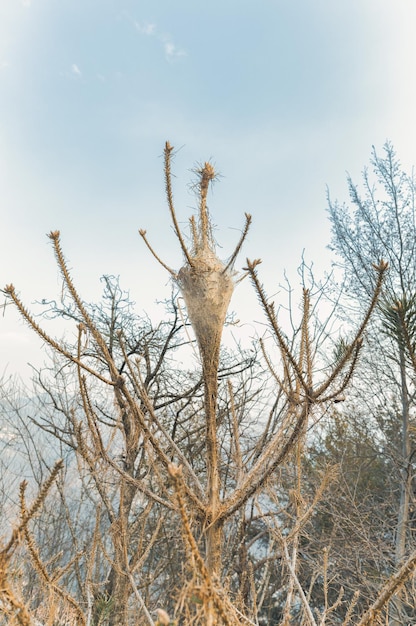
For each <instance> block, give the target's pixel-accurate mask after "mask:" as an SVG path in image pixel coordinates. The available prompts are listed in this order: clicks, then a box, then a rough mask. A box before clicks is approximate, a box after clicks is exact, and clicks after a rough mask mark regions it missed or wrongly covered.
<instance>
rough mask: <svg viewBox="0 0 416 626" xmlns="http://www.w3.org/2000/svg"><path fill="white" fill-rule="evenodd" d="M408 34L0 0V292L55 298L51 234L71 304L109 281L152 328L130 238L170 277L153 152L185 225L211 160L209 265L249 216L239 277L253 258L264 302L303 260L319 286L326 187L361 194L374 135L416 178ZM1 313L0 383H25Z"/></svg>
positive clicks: (235, 304)
mask: <svg viewBox="0 0 416 626" xmlns="http://www.w3.org/2000/svg"><path fill="white" fill-rule="evenodd" d="M415 24H416V3H415V2H414V0H396V1H395V2H392V1H391V0H348V1H347V0H337V1H336V2H334V0H291V2H288V1H287V0H261V1H259V2H254V1H251V2H249V1H247V0H239V1H238V2H237V1H236V0H221V2H220V1H219V0H211V2H209V3H206V2H204V3H199V2H195V0H186V1H185V0H176V2H171V1H170V0H141V1H138V0H136V1H135V0H59V1H58V0H0V198H1V203H0V217H1V221H0V225H1V235H2V237H1V241H2V243H1V246H0V286H1V287H3V286H4V285H6V284H8V283H13V284H14V285H15V287H16V289H17V291H18V292H19V294H20V295H21V297H22V299H23V301H24V302H25V303H26V304H27V305H29V306H32V305H33V303H34V302H35V301H40V300H42V299H52V298H56V297H59V293H60V289H61V282H60V279H59V276H58V272H57V269H56V266H55V264H54V261H53V254H52V249H51V245H50V243H49V241H48V239H47V237H46V233H48V232H49V231H51V230H57V229H59V230H60V231H61V237H62V246H63V249H64V252H65V255H66V258H67V259H68V262H69V265H70V267H71V268H72V272H73V277H74V280H75V283H76V285H77V287H78V289H79V291H80V293H81V295H82V297H83V298H84V300H86V301H94V300H97V299H98V298H99V296H100V292H101V283H100V280H99V279H100V276H102V275H103V274H113V275H120V281H121V284H122V286H124V287H125V288H126V289H129V290H130V294H131V297H132V299H133V300H134V301H135V302H136V308H137V310H138V312H143V311H147V312H149V314H150V315H151V316H152V315H155V316H156V317H157V315H159V316H160V315H163V311H162V313H160V311H161V308H160V307H156V305H155V302H156V300H163V299H164V298H166V297H169V294H170V291H171V285H170V282H169V277H168V275H167V273H166V271H165V270H163V268H161V267H159V266H157V263H156V261H155V260H154V259H153V258H152V257H151V256H150V254H149V252H148V251H147V249H146V248H145V246H144V244H143V242H142V240H141V239H140V237H139V235H138V230H139V228H144V229H146V230H147V234H148V238H149V240H150V241H151V242H152V244H153V245H154V247H155V248H156V249H157V251H158V252H159V253H160V255H161V256H162V257H163V260H164V261H165V262H166V263H167V264H168V265H169V266H171V267H174V268H175V269H179V267H180V266H181V264H182V257H181V253H180V250H179V247H178V242H177V239H176V238H175V235H174V233H173V231H172V227H171V224H170V220H169V214H168V210H167V206H166V202H165V197H164V183H163V160H162V156H161V155H162V153H163V146H164V143H165V141H166V140H169V141H170V143H171V144H172V145H173V146H175V149H176V155H175V159H174V162H173V165H172V168H173V171H174V174H175V177H174V180H173V182H174V195H175V204H176V210H177V214H178V219H179V221H180V223H181V224H183V225H184V228H186V224H187V220H188V218H189V216H190V215H192V213H193V212H194V210H195V206H196V200H195V197H194V195H193V194H192V192H191V190H190V186H189V183H190V182H191V181H192V177H193V174H192V172H191V170H192V168H193V167H195V165H196V164H198V163H201V162H204V161H205V160H208V159H211V160H212V162H213V163H214V164H215V166H216V168H217V170H218V171H219V172H220V174H221V177H220V179H219V181H218V182H217V183H216V185H215V187H214V189H213V191H212V193H211V194H210V196H209V208H210V211H211V214H212V218H213V222H214V224H215V226H216V229H215V237H216V240H217V241H218V244H219V248H218V252H219V256H222V257H223V258H226V257H227V256H229V254H230V253H231V252H232V249H233V246H234V245H235V242H236V241H237V240H238V237H239V234H240V229H241V227H242V225H243V223H244V213H245V212H249V213H251V214H252V215H253V226H252V229H251V232H250V235H249V237H248V240H247V243H246V245H245V248H244V250H243V253H242V255H241V257H240V261H239V262H238V263H237V265H236V268H237V269H239V268H241V267H243V266H244V264H245V258H246V257H249V258H252V259H253V258H257V257H261V258H262V260H263V264H262V266H261V268H259V272H260V275H261V279H262V281H263V282H264V283H265V285H266V287H267V290H268V292H269V293H271V294H276V298H279V293H280V291H279V284H280V283H281V282H282V280H283V276H284V272H285V271H286V272H287V273H288V275H289V276H290V277H291V280H294V281H296V268H297V266H298V265H299V262H300V259H301V257H302V254H304V255H305V258H306V259H307V260H308V261H309V262H313V264H314V267H315V271H316V272H317V274H318V275H320V274H322V273H323V272H325V271H326V270H328V269H329V267H330V264H331V256H330V252H329V251H328V249H327V246H328V244H329V242H330V227H329V222H328V219H327V213H326V206H327V202H326V189H327V187H328V188H329V190H330V193H331V197H333V198H338V199H340V200H344V199H345V200H346V199H347V196H348V190H347V185H346V173H347V172H349V173H350V174H351V175H352V177H353V179H355V180H359V179H360V176H361V172H362V169H363V167H364V166H365V165H366V164H368V162H369V158H370V154H371V149H372V146H373V145H374V146H376V148H377V149H378V150H379V151H380V152H381V151H382V146H383V144H384V142H385V141H386V140H387V139H389V140H391V141H392V142H393V144H394V146H395V148H396V150H397V153H398V156H399V158H400V159H401V161H402V163H403V166H404V167H405V169H408V170H409V169H410V168H411V167H412V166H413V164H415V163H416V125H415V123H414V111H416V81H415V78H416V71H415V70H416V38H415V37H414V30H415ZM2 302H4V301H2ZM33 307H34V310H37V308H36V305H33ZM231 308H232V309H234V310H235V311H236V314H237V317H238V318H239V319H241V320H242V322H241V323H242V324H246V325H248V327H249V328H251V327H250V326H249V321H250V319H261V312H260V311H259V308H258V305H257V301H256V297H255V294H254V293H253V290H252V288H251V287H250V285H249V284H248V281H243V283H241V285H240V286H239V287H238V288H237V290H236V293H235V295H234V296H233V300H232V305H231ZM0 314H1V315H2V317H0V375H1V374H3V375H4V376H6V377H8V376H11V375H13V374H15V373H18V374H19V375H21V376H23V377H25V376H27V375H28V373H29V372H30V368H29V366H28V363H31V364H32V365H35V366H38V365H39V364H40V363H41V362H42V361H43V358H44V357H43V351H42V343H41V342H40V340H39V339H37V338H36V337H34V336H33V333H31V332H30V331H29V329H27V328H26V327H25V326H24V324H23V323H22V322H21V321H20V320H19V318H18V315H17V313H16V312H15V311H14V310H12V307H7V308H3V310H0Z"/></svg>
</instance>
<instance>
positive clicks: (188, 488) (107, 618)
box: [0, 143, 416, 626]
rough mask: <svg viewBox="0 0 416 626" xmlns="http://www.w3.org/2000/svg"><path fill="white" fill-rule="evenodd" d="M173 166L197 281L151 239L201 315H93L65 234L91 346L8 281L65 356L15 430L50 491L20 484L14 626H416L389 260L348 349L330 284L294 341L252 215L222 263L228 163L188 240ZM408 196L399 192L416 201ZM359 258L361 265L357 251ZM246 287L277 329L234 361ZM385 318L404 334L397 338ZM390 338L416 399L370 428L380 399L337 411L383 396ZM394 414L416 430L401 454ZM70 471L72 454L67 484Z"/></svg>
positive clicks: (306, 308) (408, 474)
mask: <svg viewBox="0 0 416 626" xmlns="http://www.w3.org/2000/svg"><path fill="white" fill-rule="evenodd" d="M387 148H389V147H388V146H387ZM390 150H391V152H390V153H388V154H387V157H388V158H390V159H391V158H393V157H394V155H393V157H392V154H393V153H392V149H391V148H390ZM172 151H173V148H172V147H171V146H170V145H169V144H168V143H167V144H166V147H165V180H166V195H167V201H168V206H169V210H170V216H171V220H172V223H173V227H174V232H175V233H176V236H177V238H178V241H179V245H180V247H181V249H182V252H183V256H184V265H183V267H182V268H181V269H180V270H179V271H174V270H173V269H171V268H170V267H169V266H168V265H167V264H166V263H165V261H164V260H162V259H161V258H160V257H159V255H158V254H157V252H156V251H155V250H154V248H153V247H152V246H151V244H150V243H149V241H148V239H147V236H146V232H145V231H144V230H141V231H140V234H141V236H142V238H143V239H144V241H145V242H146V245H147V246H148V248H149V249H150V251H151V253H152V254H153V255H154V256H155V257H156V259H157V260H158V262H160V263H161V264H162V265H163V267H164V268H165V269H166V270H167V271H168V272H169V274H170V275H171V277H172V280H173V282H174V284H175V285H176V286H177V289H178V290H179V292H180V294H181V295H182V297H183V299H184V301H185V303H186V310H187V315H188V318H189V321H186V320H184V319H183V316H182V315H181V311H180V310H179V308H178V305H177V299H176V297H173V298H172V302H171V303H169V310H168V316H167V318H166V320H165V321H164V322H162V323H161V324H160V325H158V326H156V327H154V326H153V325H152V324H151V323H150V321H149V320H147V319H138V318H137V316H136V315H135V314H134V312H133V308H132V305H131V303H130V302H129V299H128V297H127V295H126V294H125V293H124V292H123V291H122V290H121V289H120V287H119V285H118V283H117V281H115V280H114V279H112V278H110V277H106V278H105V290H104V299H103V303H102V305H101V306H93V305H88V304H86V302H85V301H84V300H83V299H82V298H81V296H80V295H79V293H78V291H77V289H76V286H75V285H74V283H73V280H72V278H71V275H70V272H69V270H68V266H67V262H66V260H65V258H64V255H63V252H62V249H61V241H60V234H59V232H57V231H55V232H51V233H50V235H49V237H50V239H51V242H52V245H53V248H54V252H55V257H56V262H57V265H58V267H59V270H60V273H61V277H62V282H63V296H62V300H61V302H59V303H49V313H50V314H52V315H55V316H62V317H64V318H66V319H68V320H71V321H72V322H73V324H76V325H77V330H78V339H77V341H76V342H75V344H74V345H70V344H69V343H68V342H67V341H66V342H64V341H58V340H56V339H54V338H53V337H52V336H50V335H49V334H48V332H47V331H46V330H45V329H44V326H43V325H42V324H40V323H39V322H38V321H37V318H36V317H35V316H34V315H33V314H32V313H31V312H30V311H29V310H28V309H27V308H26V306H25V304H24V303H23V301H22V300H21V299H20V297H19V295H18V293H17V291H16V289H15V288H14V286H13V285H8V286H7V287H6V288H5V293H6V294H7V297H8V298H9V301H10V302H13V303H14V305H15V307H16V308H17V310H18V311H19V313H20V315H21V316H22V317H23V319H24V320H25V321H26V322H27V324H28V325H29V326H30V327H31V328H32V329H33V331H34V332H36V333H37V334H38V335H39V336H40V337H41V338H42V340H43V341H44V342H45V344H46V345H47V346H48V347H49V348H50V350H51V354H52V357H51V368H50V370H49V372H48V371H46V372H44V371H43V372H39V373H38V377H37V381H36V385H37V387H36V390H37V391H36V395H35V396H34V397H32V398H31V401H30V403H29V404H28V405H27V406H24V405H23V404H22V403H21V402H19V400H18V398H17V396H13V395H12V393H11V389H10V387H7V386H6V385H5V387H4V396H3V397H4V401H3V405H2V407H3V413H4V415H5V416H8V419H9V420H10V421H9V423H8V424H9V426H8V428H11V429H12V430H13V429H15V430H14V432H15V433H17V440H18V441H22V440H24V441H25V442H26V443H25V450H26V451H25V454H26V457H25V458H26V459H27V461H28V463H29V464H30V467H31V470H32V471H33V480H34V481H37V482H38V484H39V491H38V495H37V496H34V500H33V504H32V505H30V506H29V505H28V504H27V503H26V495H25V493H26V489H27V483H26V482H25V481H24V482H22V484H21V487H20V507H19V511H20V512H19V517H18V519H17V520H16V522H15V525H14V527H13V529H12V532H11V536H10V539H3V546H2V548H1V552H0V580H1V583H0V603H1V604H0V607H1V608H0V611H2V612H3V617H0V624H6V623H7V624H22V625H25V626H28V625H29V624H33V625H35V624H36V625H37V626H39V625H40V624H41V625H42V626H46V625H48V626H52V625H54V626H58V625H59V626H61V625H62V626H63V625H64V624H65V625H68V626H69V625H72V624H74V625H75V624H82V625H84V624H85V625H88V626H98V625H102V626H104V625H108V626H133V625H134V626H136V625H142V624H149V625H150V626H155V625H157V624H159V625H162V624H171V625H173V624H177V625H178V626H179V625H180V624H181V625H182V624H183V625H184V626H185V625H186V626H188V625H189V626H190V625H194V624H195V625H197V624H204V625H207V626H214V625H220V624H225V625H232V626H236V625H237V624H241V625H258V626H260V625H265V624H280V625H281V626H288V625H292V624H293V625H294V624H296V625H297V624H299V625H300V626H301V625H314V626H315V625H316V626H317V625H318V624H319V625H320V626H323V625H331V624H334V625H335V624H345V625H346V624H357V625H359V626H364V624H393V625H395V626H398V625H399V624H404V623H406V621H405V620H414V619H416V617H415V613H414V600H415V598H416V594H415V589H414V571H415V567H416V547H415V544H414V539H413V534H412V526H411V524H412V502H413V498H414V496H413V492H412V489H413V482H412V481H413V473H414V472H413V459H412V457H411V455H412V451H413V450H414V447H413V446H414V438H413V434H414V421H413V420H414V417H413V412H412V411H413V395H414V390H413V380H414V376H415V374H414V372H415V371H416V358H415V349H414V348H415V342H414V340H413V334H412V329H413V320H414V315H413V309H412V310H410V305H409V298H408V299H407V300H403V299H402V300H400V299H398V298H397V297H396V299H394V298H392V299H390V300H389V301H388V300H387V299H386V298H387V294H388V293H389V292H388V290H386V285H387V286H388V287H389V288H390V287H391V284H392V282H391V278H389V271H391V270H390V269H388V266H390V268H391V264H392V261H391V259H390V258H389V256H388V254H387V255H386V254H384V252H385V250H381V248H380V250H381V251H382V252H383V254H375V255H374V256H373V257H372V258H371V261H372V262H374V264H372V263H371V262H369V260H368V259H363V261H362V262H365V263H366V269H365V276H366V281H367V282H365V281H364V280H361V282H360V281H359V282H358V284H361V285H364V284H365V289H364V293H359V294H358V295H357V298H358V299H359V303H360V307H361V308H362V311H361V313H360V319H359V321H358V322H355V323H354V324H352V323H349V324H348V328H349V329H350V332H349V335H348V338H346V337H341V338H337V340H336V341H335V340H334V337H332V336H331V334H330V333H329V331H328V326H327V324H326V323H325V322H324V323H320V322H319V321H318V319H317V316H316V312H315V306H316V302H317V301H318V300H319V298H322V297H323V296H324V292H323V291H322V290H321V289H317V288H316V285H315V286H313V287H314V288H313V289H310V288H308V287H307V286H306V285H304V288H303V296H302V302H301V318H300V322H299V324H294V325H293V328H292V334H291V335H290V334H289V333H288V332H287V330H286V332H285V331H284V330H283V329H282V327H281V325H280V323H279V315H278V312H277V311H276V309H275V306H274V304H273V303H272V302H271V301H270V300H269V298H268V296H267V294H266V291H265V288H264V287H263V285H262V283H261V280H260V277H259V274H258V272H259V267H258V266H259V264H260V261H259V260H254V261H250V260H247V261H246V267H245V268H244V270H243V274H242V275H240V276H238V274H237V272H236V271H235V270H234V265H235V262H236V259H237V256H238V254H239V253H240V251H241V248H242V245H243V242H244V239H245V237H246V235H247V232H248V230H249V227H250V222H251V216H250V215H248V214H246V223H245V226H244V228H243V232H242V235H241V238H240V240H239V242H238V243H237V245H236V248H235V250H234V252H233V253H232V254H231V255H230V257H229V259H228V260H226V261H221V260H220V259H219V258H218V256H217V253H216V250H215V245H214V241H213V238H212V234H211V223H210V216H209V213H208V208H207V197H208V190H209V185H210V183H211V182H212V180H213V179H214V178H215V171H214V169H213V166H212V165H211V164H210V163H205V164H204V165H203V166H201V167H200V168H198V170H197V177H198V178H197V183H196V189H197V193H198V202H199V208H198V216H197V219H196V218H195V217H194V216H193V217H191V219H190V233H191V236H190V241H191V245H190V247H188V246H187V244H186V241H187V239H186V237H185V236H184V234H183V233H182V232H181V230H180V228H179V225H178V220H177V217H176V211H175V207H174V201H173V191H172V185H171V157H172ZM386 162H387V161H383V160H379V165H380V164H382V163H384V164H385V163H386ZM391 176H392V178H391V180H392V181H393V182H395V180H396V179H395V178H394V177H395V176H396V174H395V173H394V172H391ZM403 181H404V179H403V180H402V187H401V188H398V187H397V188H396V191H397V190H398V191H400V192H401V193H403V185H404V182H403ZM352 190H353V189H352ZM399 197H400V194H399V193H398V194H396V196H395V198H396V209H397V212H398V213H399V208H398V207H399ZM355 198H356V200H357V202H361V205H362V207H363V208H364V209H365V208H366V207H365V206H364V202H363V201H362V200H360V199H359V198H358V195H356V196H355ZM353 199H354V197H353ZM407 201H408V198H407V200H406V202H407ZM331 208H332V219H333V223H334V224H335V225H336V227H337V228H338V235H339V241H343V240H342V237H344V241H347V239H348V237H347V235H348V228H349V223H348V222H345V223H344V224H341V223H340V222H339V219H340V213H339V207H337V205H331ZM367 213H368V211H367ZM363 214H366V213H365V211H364V212H363ZM398 219H399V218H398ZM337 220H338V222H337ZM357 223H358V222H357V221H356V226H357ZM353 239H354V238H353V237H352V238H351V241H353ZM381 239H382V238H381ZM348 250H349V254H350V256H351V258H353V250H352V246H351V242H350V244H349V248H348ZM380 250H378V249H377V251H380ZM338 251H339V250H338ZM373 251H374V250H370V252H369V256H371V253H372V252H373ZM354 258H355V257H354ZM384 258H388V261H389V263H387V262H386V261H384V260H382V259H384ZM414 261H415V259H414V258H413V262H414ZM393 263H394V258H393ZM393 270H395V268H394V267H393ZM246 276H247V277H248V278H249V279H250V280H251V282H252V284H253V288H254V291H255V293H256V294H257V297H258V299H259V302H260V305H261V307H262V309H263V313H264V316H265V318H266V320H267V323H268V328H269V331H268V335H267V341H263V340H261V341H259V342H258V344H257V346H256V347H255V351H254V352H253V351H251V352H250V353H248V352H244V351H242V350H241V351H238V350H237V351H236V352H235V353H234V354H231V353H230V352H229V351H226V350H222V349H221V338H222V331H223V328H224V325H225V323H226V315H227V310H228V306H229V303H230V299H231V295H232V293H233V290H234V287H235V285H236V284H237V283H238V281H239V280H241V279H242V278H244V277H246ZM349 276H350V278H351V277H352V272H351V271H350V275H349ZM386 276H387V278H386ZM352 284H353V281H350V285H352ZM349 294H350V296H351V297H353V295H354V294H352V291H351V288H350V290H349ZM351 294H352V295H351ZM390 295H391V294H390ZM393 295H394V294H393ZM396 296H397V294H396ZM364 302H365V305H364V304H363V303H364ZM412 302H413V300H412ZM386 307H387V308H386ZM389 307H390V308H389ZM380 311H382V312H383V311H384V313H380ZM386 311H387V314H386V313H385V312H386ZM409 311H410V312H409ZM380 315H384V318H383V319H385V320H386V319H387V320H388V324H387V323H385V328H386V329H387V330H388V332H387V331H386V333H385V334H384V335H383V337H384V339H383V341H384V343H382V339H380V331H379V327H377V320H378V319H380ZM386 315H387V317H386ZM355 319H358V318H355ZM189 326H191V327H192V331H193V333H194V337H195V339H196V344H197V348H198V354H199V360H200V361H199V362H200V367H199V368H197V369H194V370H190V369H186V368H185V367H182V369H181V367H180V366H179V365H178V364H177V363H178V362H177V361H175V358H176V355H177V354H178V353H180V351H181V350H183V349H187V346H188V345H189V342H190V341H191V340H190V339H188V337H189ZM388 333H390V334H388ZM387 336H388V337H389V339H388V341H390V344H389V346H390V348H391V347H392V346H398V352H397V353H396V356H397V354H398V360H397V361H396V362H395V364H394V366H392V370H394V374H395V375H396V376H397V373H398V376H399V381H401V383H402V386H401V389H400V390H399V394H398V397H399V398H401V402H402V404H401V407H400V406H399V407H397V405H396V404H395V400H394V398H391V401H390V404H389V405H387V403H384V404H382V406H380V404H377V403H376V406H374V405H372V406H371V411H372V413H371V419H364V420H362V419H361V418H360V415H362V414H363V413H365V412H366V411H367V415H369V411H370V404H371V403H373V401H374V399H373V398H372V397H370V396H368V398H369V399H367V396H364V392H362V391H361V390H360V386H357V387H356V389H357V390H358V392H357V396H354V394H353V393H352V395H351V399H350V401H349V404H348V403H346V404H345V408H342V409H340V408H339V406H340V405H342V406H343V407H344V399H345V396H346V394H347V393H348V392H349V389H351V388H352V387H353V385H354V384H353V377H354V375H355V374H357V373H358V374H359V378H360V384H361V385H362V386H364V387H365V385H367V382H368V381H370V380H371V376H370V369H369V367H370V365H369V364H368V361H369V357H365V356H364V355H363V353H364V354H365V352H366V350H367V349H369V348H367V347H368V346H370V348H371V346H372V341H373V343H374V337H378V340H379V341H380V342H381V343H380V346H382V349H383V350H385V351H386V352H387V348H386V343H385V337H387ZM392 337H393V339H392ZM372 338H373V339H372ZM271 339H272V340H273V346H274V347H273V348H270V349H269V348H268V347H267V346H270V345H271ZM395 342H396V343H395ZM328 346H329V347H328ZM334 346H335V349H334ZM380 350H381V348H380ZM373 354H374V353H373ZM379 354H381V352H380V353H379ZM380 358H381V357H380V356H379V357H378V359H379V360H380ZM397 364H398V365H397ZM368 384H371V383H368ZM386 384H387V383H386ZM393 387H394V384H393V385H392V388H393ZM367 388H368V387H367ZM385 389H386V386H385ZM404 391H406V393H407V396H406V397H404V395H403V394H404ZM357 398H358V399H357ZM366 402H368V404H366ZM373 404H374V403H373ZM400 408H401V409H403V411H404V412H403V411H402V412H401V413H400ZM384 409H385V412H384V413H383V410H384ZM394 412H396V415H397V414H400V415H401V416H402V418H403V420H402V422H400V421H399V423H400V424H403V429H399V430H400V432H401V440H400V441H399V442H398V441H397V431H398V428H397V422H395V423H393V422H392V420H393V417H392V415H393V414H394ZM377 419H378V423H377ZM389 420H390V422H389ZM10 424H13V426H10ZM389 425H390V426H389ZM388 428H390V431H389V434H388ZM377 429H379V430H377ZM380 429H381V430H382V432H383V436H382V437H381V436H380V437H379V435H378V434H377V433H379V432H381V430H380ZM12 430H11V431H10V432H12ZM403 431H405V432H403ZM39 434H40V435H39ZM39 436H40V439H39ZM395 438H396V440H395ZM399 439H400V437H399ZM39 441H41V442H42V443H41V444H39ZM46 447H47V453H46ZM397 450H401V451H402V453H403V456H402V457H400V458H399V456H398V453H397ZM393 451H394V453H393ZM396 453H397V454H396ZM395 455H396V456H395ZM53 456H54V460H56V459H58V458H60V457H62V459H63V460H59V461H57V462H56V464H55V465H54V467H53V469H52V470H50V471H49V472H48V470H47V468H48V467H51V457H53ZM403 459H405V460H406V464H407V465H406V466H404V465H403ZM395 463H396V466H395ZM395 467H400V471H399V472H398V473H397V477H396V479H395V478H394V477H393V478H392V476H394V472H395V471H396V470H395ZM45 474H47V477H46V478H45ZM387 477H389V478H387ZM389 480H391V485H390V484H389V482H388V481H389ZM410 623H415V622H414V621H409V624H410Z"/></svg>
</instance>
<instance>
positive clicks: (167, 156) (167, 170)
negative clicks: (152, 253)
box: [165, 141, 192, 267]
mask: <svg viewBox="0 0 416 626" xmlns="http://www.w3.org/2000/svg"><path fill="white" fill-rule="evenodd" d="M172 152H173V146H171V145H170V143H169V141H167V142H166V143H165V187H166V197H167V200H168V206H169V210H170V215H171V218H172V222H173V226H174V228H175V233H176V236H177V237H178V239H179V243H180V244H181V248H182V252H183V253H184V255H185V258H186V260H187V261H188V263H189V265H190V266H191V267H192V259H191V257H190V255H189V252H188V249H187V247H186V245H185V242H184V240H183V237H182V233H181V231H180V228H179V224H178V220H177V219H176V212H175V207H174V204H173V193H172V174H171V170H170V164H171V154H172Z"/></svg>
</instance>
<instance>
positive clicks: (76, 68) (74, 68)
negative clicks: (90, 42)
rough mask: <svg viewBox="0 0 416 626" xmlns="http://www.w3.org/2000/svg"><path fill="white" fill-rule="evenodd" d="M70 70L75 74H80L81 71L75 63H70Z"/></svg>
mask: <svg viewBox="0 0 416 626" xmlns="http://www.w3.org/2000/svg"><path fill="white" fill-rule="evenodd" d="M71 72H72V73H73V74H75V76H82V72H81V70H80V69H79V67H78V65H77V64H76V63H73V64H72V65H71Z"/></svg>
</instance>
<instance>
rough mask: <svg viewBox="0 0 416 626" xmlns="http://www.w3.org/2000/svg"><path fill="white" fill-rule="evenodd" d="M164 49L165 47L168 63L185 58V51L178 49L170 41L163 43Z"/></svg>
mask: <svg viewBox="0 0 416 626" xmlns="http://www.w3.org/2000/svg"><path fill="white" fill-rule="evenodd" d="M164 47H165V56H166V58H167V60H168V61H173V60H174V59H177V58H179V57H184V56H186V52H185V50H182V49H181V48H178V47H177V46H175V44H174V43H172V42H171V41H165V43H164Z"/></svg>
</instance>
